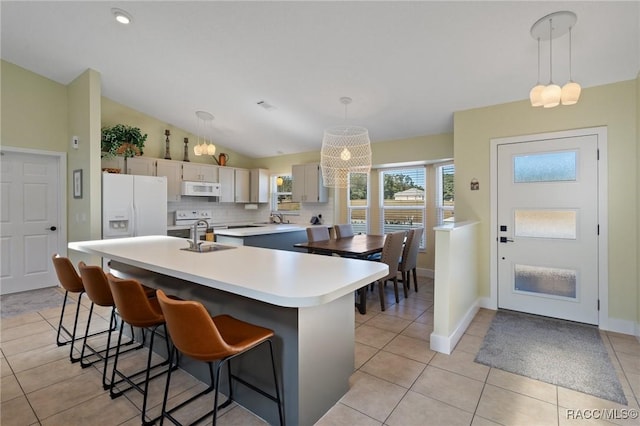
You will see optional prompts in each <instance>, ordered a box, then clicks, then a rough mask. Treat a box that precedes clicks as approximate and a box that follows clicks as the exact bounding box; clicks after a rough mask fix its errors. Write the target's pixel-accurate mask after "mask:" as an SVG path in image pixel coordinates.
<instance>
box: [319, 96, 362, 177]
mask: <svg viewBox="0 0 640 426" xmlns="http://www.w3.org/2000/svg"><path fill="white" fill-rule="evenodd" d="M351 102H352V99H351V98H349V97H346V96H345V97H342V98H340V103H342V104H343V105H344V117H345V121H346V119H347V106H348V105H349V104H350V103H351ZM320 167H321V169H322V179H323V183H324V186H327V187H334V188H346V187H347V186H348V182H349V173H369V172H370V171H371V141H370V140H369V131H368V130H367V129H365V128H364V127H359V126H349V125H344V126H337V127H333V128H331V129H327V130H325V131H324V137H323V138H322V150H321V151H320Z"/></svg>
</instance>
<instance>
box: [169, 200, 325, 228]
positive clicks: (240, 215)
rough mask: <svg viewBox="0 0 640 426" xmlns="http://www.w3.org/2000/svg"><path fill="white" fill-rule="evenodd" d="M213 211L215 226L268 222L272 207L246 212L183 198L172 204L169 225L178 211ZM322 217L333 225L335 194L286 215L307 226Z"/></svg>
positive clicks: (240, 206) (240, 207) (228, 205)
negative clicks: (321, 201)
mask: <svg viewBox="0 0 640 426" xmlns="http://www.w3.org/2000/svg"><path fill="white" fill-rule="evenodd" d="M204 209H210V210H212V211H213V221H212V223H213V224H229V223H253V222H266V221H268V220H269V215H270V214H271V208H270V205H269V204H267V203H265V204H258V208H257V210H246V209H245V208H244V204H234V203H217V202H211V201H209V198H206V197H182V200H181V201H180V202H170V203H168V208H167V224H168V225H173V224H174V220H175V212H176V210H204ZM318 214H321V215H322V220H323V223H327V224H332V223H333V194H331V193H330V195H329V201H328V202H327V203H303V204H302V205H301V209H300V212H299V214H297V215H285V220H289V222H291V223H298V224H307V223H309V221H310V220H311V216H317V215H318Z"/></svg>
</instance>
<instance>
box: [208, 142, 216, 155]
mask: <svg viewBox="0 0 640 426" xmlns="http://www.w3.org/2000/svg"><path fill="white" fill-rule="evenodd" d="M215 153H216V146H215V145H214V144H212V143H210V144H209V145H207V155H214V154H215Z"/></svg>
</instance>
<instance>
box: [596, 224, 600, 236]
mask: <svg viewBox="0 0 640 426" xmlns="http://www.w3.org/2000/svg"><path fill="white" fill-rule="evenodd" d="M597 232H598V233H597V234H596V235H600V224H598V229H597Z"/></svg>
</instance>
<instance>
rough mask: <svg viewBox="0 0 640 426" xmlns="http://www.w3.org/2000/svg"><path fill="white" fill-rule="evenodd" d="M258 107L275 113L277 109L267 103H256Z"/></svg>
mask: <svg viewBox="0 0 640 426" xmlns="http://www.w3.org/2000/svg"><path fill="white" fill-rule="evenodd" d="M256 105H258V106H260V107H262V108H264V109H266V110H267V111H273V110H274V109H277V108H276V107H275V106H274V105H271V104H270V103H268V102H266V101H258V102H256Z"/></svg>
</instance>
